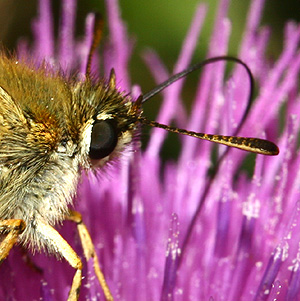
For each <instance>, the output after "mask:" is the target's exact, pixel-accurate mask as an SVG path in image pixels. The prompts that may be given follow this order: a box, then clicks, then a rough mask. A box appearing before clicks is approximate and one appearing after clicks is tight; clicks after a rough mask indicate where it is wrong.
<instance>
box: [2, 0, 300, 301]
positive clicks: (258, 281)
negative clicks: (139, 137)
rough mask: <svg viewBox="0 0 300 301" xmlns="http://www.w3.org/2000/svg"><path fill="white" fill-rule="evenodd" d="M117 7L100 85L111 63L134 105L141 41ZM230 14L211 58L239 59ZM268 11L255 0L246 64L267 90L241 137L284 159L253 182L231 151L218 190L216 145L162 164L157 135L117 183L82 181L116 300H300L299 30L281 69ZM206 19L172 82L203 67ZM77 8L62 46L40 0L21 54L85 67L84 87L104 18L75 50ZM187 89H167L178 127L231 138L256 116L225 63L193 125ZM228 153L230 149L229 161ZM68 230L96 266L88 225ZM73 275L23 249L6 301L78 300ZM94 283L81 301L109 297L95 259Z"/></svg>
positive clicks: (63, 25)
mask: <svg viewBox="0 0 300 301" xmlns="http://www.w3.org/2000/svg"><path fill="white" fill-rule="evenodd" d="M106 5H107V16H108V26H109V31H110V35H109V41H108V43H107V44H106V45H105V51H104V53H103V55H102V57H101V58H98V57H96V58H95V59H94V60H93V66H92V69H93V72H94V73H96V74H99V67H98V66H99V61H100V62H101V63H100V64H103V70H104V73H105V76H106V77H108V74H109V72H110V69H111V68H115V70H116V76H117V83H118V85H119V87H120V90H124V91H127V92H130V91H131V92H132V96H133V97H134V98H135V97H137V96H138V95H139V94H140V90H139V88H138V87H131V83H130V79H129V75H128V62H129V59H130V55H131V50H132V47H133V43H132V41H131V40H130V39H129V38H128V36H127V33H126V28H125V26H124V24H123V23H122V21H121V19H120V12H119V10H118V9H119V8H118V3H117V0H110V1H109V0H107V1H106ZM228 6H229V1H226V0H220V2H219V9H218V12H217V15H216V22H215V25H214V31H213V34H212V36H211V40H210V45H209V52H208V57H212V56H219V55H226V54H227V48H228V40H229V37H230V32H231V23H230V20H228V19H227V10H228ZM263 6H264V1H263V0H253V1H252V3H251V7H250V9H249V13H248V18H247V23H246V28H245V32H244V37H243V41H242V43H241V46H240V51H239V54H238V57H239V58H241V59H242V60H243V61H244V62H246V63H247V64H248V66H249V67H250V69H251V70H252V72H253V73H254V76H255V78H256V84H257V88H258V95H257V97H256V99H255V102H254V105H253V108H252V110H251V112H250V115H249V117H248V119H247V120H246V122H245V124H244V126H243V128H242V129H241V131H240V133H239V134H240V135H243V136H252V137H261V138H267V139H269V140H271V141H275V142H276V143H278V145H279V147H280V150H281V152H280V154H279V156H276V157H265V156H262V155H257V156H256V159H255V168H254V173H253V176H252V177H251V176H248V175H247V174H246V173H245V172H244V171H242V170H241V166H242V164H243V162H244V161H245V160H248V159H249V154H248V153H246V152H243V151H240V150H236V149H230V150H229V152H228V154H227V155H226V158H225V160H223V162H222V164H221V165H220V167H219V169H218V173H217V175H216V176H215V178H214V179H213V180H212V181H211V180H210V168H211V167H212V163H211V162H212V151H213V147H214V146H213V144H212V143H208V142H205V141H204V142H203V141H199V140H197V139H195V138H191V137H180V139H181V153H180V156H179V159H178V160H177V161H176V162H167V163H166V164H165V165H164V166H162V163H161V161H160V158H159V153H160V150H161V148H162V145H163V143H164V141H165V138H166V135H167V133H166V132H165V131H163V130H161V129H153V130H152V133H151V137H150V141H149V143H148V145H147V148H146V150H145V151H143V152H141V151H140V149H139V146H138V143H137V142H134V143H133V144H134V145H133V147H132V148H133V150H134V151H131V152H130V151H129V152H127V153H125V154H124V156H123V157H122V158H121V159H120V162H118V163H117V164H115V165H113V166H111V168H110V169H109V170H108V171H106V172H105V175H104V174H102V173H101V176H100V177H98V176H95V175H93V174H90V175H89V177H86V176H84V175H83V178H82V182H81V183H80V187H79V188H78V194H77V196H76V202H75V207H76V210H78V211H79V212H81V213H82V215H83V219H84V222H85V223H86V225H87V227H88V229H89V231H90V234H91V236H92V239H93V242H94V244H95V247H96V252H97V254H98V257H99V261H100V264H101V267H102V269H103V272H104V275H105V277H106V280H107V282H108V285H109V287H110V289H111V291H112V294H113V295H114V297H115V299H116V300H117V299H121V300H159V299H162V300H208V299H209V298H212V299H214V300H251V299H255V300H273V299H275V298H276V300H297V299H298V298H299V296H300V285H299V283H300V282H299V277H300V274H299V262H300V259H299V258H300V249H299V245H300V203H299V196H300V190H299V187H300V172H299V170H300V156H298V152H299V150H298V146H297V136H298V132H299V126H300V123H299V116H298V114H299V113H298V112H300V97H299V93H298V87H297V85H298V77H299V68H300V54H299V51H298V44H299V39H300V26H299V25H297V24H294V23H292V22H289V23H287V24H286V28H285V46H284V49H283V51H282V53H281V55H280V56H279V58H278V60H277V61H276V62H274V63H273V62H271V61H270V60H268V58H267V56H266V47H267V44H268V40H269V37H270V30H269V29H268V28H266V27H261V26H260V19H261V15H262V10H263ZM206 10H207V8H206V6H205V5H199V7H198V8H197V9H196V11H195V16H194V19H193V21H192V24H191V27H190V30H189V32H188V34H187V38H186V40H185V41H184V43H183V47H182V50H181V53H180V55H179V58H178V61H177V63H176V64H175V67H174V70H173V73H176V72H178V71H182V70H183V69H185V68H186V67H187V66H188V65H189V64H190V61H191V57H192V55H193V52H194V50H195V47H196V43H197V41H198V39H199V35H200V31H201V27H202V24H203V22H204V18H205V14H206ZM75 11H76V1H75V0H65V1H63V12H62V19H61V22H60V30H59V32H60V35H59V37H58V41H57V44H55V43H54V42H55V41H54V34H53V27H52V16H51V9H50V1H49V0H40V6H39V16H38V18H37V19H36V20H35V21H34V23H33V32H34V37H35V39H34V44H33V45H32V46H31V47H29V46H28V45H27V44H26V42H24V41H23V42H22V43H20V45H19V49H18V54H19V56H20V57H22V58H24V59H28V60H30V61H32V60H33V59H34V60H35V62H36V64H37V65H39V64H40V63H41V62H42V61H43V60H46V61H47V62H49V63H50V64H52V65H53V67H54V68H62V69H63V71H64V72H65V73H66V74H70V73H72V72H74V71H76V70H77V71H78V70H79V72H80V73H79V78H81V77H82V76H84V73H85V66H86V63H87V55H88V51H89V47H90V43H91V39H92V26H93V21H94V16H93V15H92V14H91V15H89V16H88V17H87V19H86V34H85V37H84V39H83V40H76V39H75V38H74V22H75ZM144 59H145V62H146V63H147V64H148V66H149V68H150V70H151V71H152V73H153V76H154V78H155V79H156V81H157V83H160V82H162V81H163V80H165V79H166V78H168V76H169V74H168V72H167V71H166V68H165V67H164V65H163V63H162V62H161V61H160V60H159V58H158V57H157V56H156V54H155V53H154V52H146V53H145V54H144ZM183 82H184V80H181V81H178V82H176V83H174V84H173V85H171V86H170V87H169V88H168V89H166V90H165V91H164V92H163V96H164V101H163V103H162V106H161V109H160V112H159V115H158V117H157V120H158V121H159V122H161V123H164V124H170V123H171V122H172V121H174V122H175V123H176V125H178V126H179V127H184V128H187V129H190V130H193V131H202V132H207V133H222V134H224V135H225V134H228V135H230V134H232V133H233V132H234V131H235V129H236V128H237V127H238V125H239V123H240V122H241V118H242V116H243V112H244V109H245V107H246V105H247V97H248V95H249V84H248V82H249V80H248V78H247V74H246V72H245V70H244V69H243V68H242V67H240V66H235V67H234V68H233V71H232V73H231V75H230V77H229V78H228V79H226V78H225V63H224V62H218V63H215V64H213V65H210V66H207V67H205V69H204V70H203V73H202V76H201V78H200V80H199V83H198V88H197V92H196V96H195V100H194V102H193V106H192V111H191V114H190V115H189V114H188V113H187V112H186V109H185V107H184V102H183V101H182V99H181V91H182V86H183ZM283 106H284V107H285V108H286V110H285V113H284V116H283V117H284V120H285V123H284V126H283V129H281V128H280V127H279V120H280V109H281V108H282V107H283ZM224 149H225V148H224V147H222V146H219V147H218V148H217V155H218V156H221V155H222V154H223V153H224ZM162 167H164V168H163V169H162ZM208 185H210V186H209V187H210V188H209V189H208V188H207V187H208ZM205 191H207V193H206V194H205ZM204 196H205V197H204ZM202 201H204V202H203V203H202ZM199 206H201V207H199ZM192 221H194V223H192ZM59 231H60V233H61V234H62V236H63V237H64V238H66V240H67V241H68V242H69V243H70V244H71V245H72V247H73V248H74V249H75V251H76V252H77V253H78V254H80V256H83V255H82V250H81V247H80V243H79V238H78V236H77V234H76V229H75V226H74V225H73V224H72V223H69V222H65V223H64V226H63V227H61V228H59ZM73 274H74V270H73V269H72V268H71V267H69V266H68V264H67V263H66V262H58V261H57V260H56V259H55V258H53V257H46V256H45V255H44V254H36V255H35V256H32V255H31V254H27V253H26V252H24V251H23V250H21V249H20V248H14V249H13V250H12V251H11V254H10V255H9V257H8V259H6V260H5V261H4V262H3V264H2V266H1V269H0V283H1V285H0V300H35V299H39V298H44V300H65V299H66V297H67V294H68V291H69V288H70V285H71V280H72V277H73ZM83 275H84V279H83V284H82V288H81V294H80V298H81V299H82V300H98V299H103V293H102V290H101V288H100V286H99V284H98V282H97V280H96V279H95V274H94V271H93V266H92V262H87V263H86V262H84V270H83Z"/></svg>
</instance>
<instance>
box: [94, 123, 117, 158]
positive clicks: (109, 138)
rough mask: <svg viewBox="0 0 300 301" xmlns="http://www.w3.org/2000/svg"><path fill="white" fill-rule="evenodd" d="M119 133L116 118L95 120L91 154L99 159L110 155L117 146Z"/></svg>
mask: <svg viewBox="0 0 300 301" xmlns="http://www.w3.org/2000/svg"><path fill="white" fill-rule="evenodd" d="M117 142H118V133H117V128H116V125H115V122H114V120H112V119H107V120H100V121H95V123H94V125H93V128H92V134H91V145H90V152H89V156H90V158H91V159H94V160H99V159H102V158H104V157H106V156H108V155H109V154H110V153H111V152H112V151H113V150H114V149H115V147H116V145H117Z"/></svg>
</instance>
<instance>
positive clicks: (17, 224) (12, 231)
mask: <svg viewBox="0 0 300 301" xmlns="http://www.w3.org/2000/svg"><path fill="white" fill-rule="evenodd" d="M25 227H26V224H25V222H24V221H23V220H21V219H7V220H0V233H3V234H4V235H6V236H5V238H4V239H3V241H2V242H1V243H0V263H1V262H2V261H3V260H4V259H5V258H6V257H7V256H8V254H9V251H10V250H11V248H12V247H13V246H14V244H15V243H16V242H17V240H18V237H19V235H20V234H21V233H22V232H23V231H24V229H25Z"/></svg>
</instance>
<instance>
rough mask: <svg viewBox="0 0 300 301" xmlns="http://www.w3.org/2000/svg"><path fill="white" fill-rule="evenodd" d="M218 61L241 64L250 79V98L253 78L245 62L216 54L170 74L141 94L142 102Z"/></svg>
mask: <svg viewBox="0 0 300 301" xmlns="http://www.w3.org/2000/svg"><path fill="white" fill-rule="evenodd" d="M219 61H232V62H235V63H237V64H240V65H242V66H243V67H244V68H245V69H246V71H247V73H248V76H249V79H250V88H251V92H250V97H249V98H251V99H252V95H253V87H254V79H253V75H252V72H251V70H250V69H249V67H248V66H247V65H246V63H244V62H243V61H242V60H240V59H238V58H235V57H232V56H216V57H212V58H209V59H207V60H204V61H202V62H200V63H197V64H195V65H192V66H190V67H188V68H186V69H185V70H183V71H181V72H179V73H177V74H174V75H172V76H171V77H170V78H168V79H167V80H166V81H164V82H163V83H161V84H159V85H158V86H156V87H155V88H154V89H153V90H151V91H149V92H148V93H146V94H145V95H144V96H143V103H144V102H146V101H147V100H148V99H150V98H152V97H153V96H154V95H156V94H158V93H159V92H161V91H162V90H164V89H165V88H167V87H168V86H170V85H171V84H173V83H174V82H176V81H178V80H179V79H181V78H183V77H186V76H187V75H189V74H190V73H192V72H194V71H196V70H199V69H200V68H202V67H204V66H206V65H209V64H212V63H216V62H219Z"/></svg>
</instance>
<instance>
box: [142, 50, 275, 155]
mask: <svg viewBox="0 0 300 301" xmlns="http://www.w3.org/2000/svg"><path fill="white" fill-rule="evenodd" d="M218 61H232V62H235V63H238V64H239V65H242V66H243V67H244V68H245V70H246V72H247V74H248V77H249V80H250V92H249V98H248V105H247V108H246V110H245V112H244V115H243V117H242V119H241V122H240V124H239V126H238V128H237V129H236V131H235V133H234V135H233V136H223V135H211V134H205V133H196V132H193V131H188V130H185V129H179V128H176V127H171V126H168V125H165V124H161V123H158V122H156V121H151V120H148V119H147V118H145V117H141V116H139V117H138V120H139V121H140V122H141V123H142V124H145V125H148V126H152V127H157V128H161V129H164V130H166V131H169V132H173V133H178V134H183V135H187V136H192V137H195V138H199V139H202V140H207V141H212V142H215V143H219V144H223V145H227V146H231V147H235V148H239V149H242V150H245V151H248V152H253V153H256V154H263V155H269V156H275V155H278V154H279V148H278V147H277V145H276V144H274V143H273V142H271V141H268V140H264V139H259V138H252V137H238V136H236V134H237V133H238V132H239V130H240V129H241V127H242V125H243V124H244V122H245V120H246V117H247V116H248V113H249V111H250V108H251V103H252V99H253V91H254V78H253V75H252V72H251V70H250V69H249V67H248V66H247V64H246V63H244V62H243V61H242V60H240V59H238V58H235V57H231V56H217V57H212V58H209V59H207V60H205V61H202V62H200V63H197V64H195V65H192V66H190V67H188V68H186V69H185V70H183V71H182V72H179V73H177V74H175V75H173V76H171V77H170V78H168V79H167V80H166V81H164V82H163V83H161V84H159V85H158V86H156V87H155V88H154V89H153V90H151V91H150V92H148V93H146V94H145V95H144V96H143V97H142V103H144V102H146V101H147V100H149V99H150V98H152V97H153V96H154V95H156V94H158V93H159V92H161V91H162V90H164V89H165V88H167V87H168V86H170V85H171V84H173V83H174V82H176V81H177V80H179V79H181V78H184V77H186V76H187V75H189V74H190V73H192V72H194V71H196V70H198V69H200V68H202V67H204V66H206V65H208V64H212V63H215V62H218Z"/></svg>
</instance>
